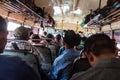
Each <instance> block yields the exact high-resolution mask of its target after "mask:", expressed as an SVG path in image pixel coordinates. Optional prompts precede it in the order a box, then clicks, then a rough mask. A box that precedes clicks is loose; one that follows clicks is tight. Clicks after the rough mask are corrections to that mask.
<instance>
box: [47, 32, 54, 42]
mask: <svg viewBox="0 0 120 80" xmlns="http://www.w3.org/2000/svg"><path fill="white" fill-rule="evenodd" d="M53 38H54V36H53V35H52V34H47V42H48V43H50V41H51V40H52V39H53Z"/></svg>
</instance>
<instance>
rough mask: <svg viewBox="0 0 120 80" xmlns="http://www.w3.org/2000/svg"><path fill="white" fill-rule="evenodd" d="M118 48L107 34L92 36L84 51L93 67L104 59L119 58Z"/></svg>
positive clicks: (87, 41)
mask: <svg viewBox="0 0 120 80" xmlns="http://www.w3.org/2000/svg"><path fill="white" fill-rule="evenodd" d="M116 50H117V49H116V46H115V45H114V43H113V41H112V40H111V39H110V38H109V37H108V36H107V35H105V34H94V35H92V36H90V37H89V38H88V39H87V40H86V42H85V45H84V51H85V54H86V56H87V58H88V61H89V63H90V64H91V65H93V64H94V63H96V62H97V61H98V60H100V59H103V58H115V57H117V52H116Z"/></svg>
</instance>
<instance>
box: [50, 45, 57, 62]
mask: <svg viewBox="0 0 120 80" xmlns="http://www.w3.org/2000/svg"><path fill="white" fill-rule="evenodd" d="M48 48H50V51H51V55H52V61H53V62H54V60H55V58H56V57H57V51H56V46H55V45H54V44H49V45H48Z"/></svg>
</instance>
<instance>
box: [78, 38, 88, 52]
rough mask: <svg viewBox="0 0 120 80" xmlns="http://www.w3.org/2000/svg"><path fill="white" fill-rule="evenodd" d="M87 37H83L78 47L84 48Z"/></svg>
mask: <svg viewBox="0 0 120 80" xmlns="http://www.w3.org/2000/svg"><path fill="white" fill-rule="evenodd" d="M86 39H87V37H82V38H81V42H80V45H79V46H78V48H79V49H80V50H82V49H83V48H84V44H85V41H86Z"/></svg>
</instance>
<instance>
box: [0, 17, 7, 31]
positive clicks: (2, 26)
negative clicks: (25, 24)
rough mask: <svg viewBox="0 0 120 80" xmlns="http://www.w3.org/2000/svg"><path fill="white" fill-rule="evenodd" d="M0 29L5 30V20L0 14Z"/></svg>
mask: <svg viewBox="0 0 120 80" xmlns="http://www.w3.org/2000/svg"><path fill="white" fill-rule="evenodd" d="M0 31H3V32H6V31H7V22H6V21H5V19H4V18H2V17H1V16H0Z"/></svg>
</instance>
